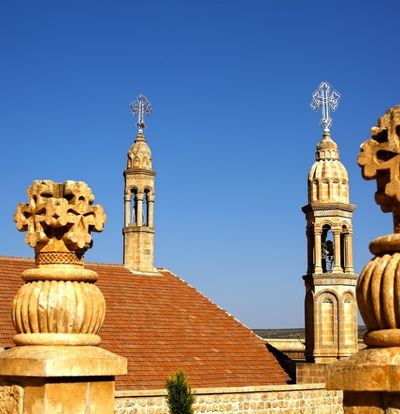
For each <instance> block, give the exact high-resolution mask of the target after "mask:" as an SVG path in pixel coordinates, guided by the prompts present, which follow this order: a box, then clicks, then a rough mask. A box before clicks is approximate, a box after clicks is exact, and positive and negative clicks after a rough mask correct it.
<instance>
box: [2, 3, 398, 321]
mask: <svg viewBox="0 0 400 414" xmlns="http://www.w3.org/2000/svg"><path fill="white" fill-rule="evenodd" d="M399 12H400V3H398V2H397V1H395V0H383V1H380V2H377V1H372V0H366V1H365V0H364V1H358V0H353V1H348V0H338V1H332V2H330V3H328V2H321V1H319V0H315V1H307V0H305V1H301V2H299V1H295V0H290V1H283V0H247V1H238V0H223V1H217V0H213V1H211V0H205V1H201V2H200V1H198V2H193V1H192V2H190V1H146V2H139V1H133V0H132V1H115V2H111V1H102V0H97V1H85V2H82V1H79V2H78V1H69V2H63V1H60V2H54V1H52V2H50V1H36V2H28V1H15V2H2V4H1V5H0V53H1V56H0V58H1V65H0V91H1V92H0V136H1V143H2V150H1V153H2V162H1V164H0V174H1V177H2V194H3V196H2V197H1V203H0V234H1V245H0V254H2V255H12V256H32V251H31V249H29V248H28V247H25V246H24V242H23V239H24V235H23V234H22V233H18V231H17V230H16V228H15V225H14V223H13V221H12V215H13V213H14V210H15V206H16V204H17V203H18V202H21V201H25V200H26V194H25V190H26V187H27V186H28V185H29V184H30V183H31V181H32V180H33V179H46V178H48V179H53V180H56V181H63V180H66V179H75V180H84V181H86V182H87V183H88V184H89V185H90V186H91V187H92V189H93V191H94V193H95V196H96V201H97V202H98V203H100V204H103V205H104V207H105V209H106V212H107V215H108V223H107V224H106V228H105V231H104V232H103V233H101V234H96V235H95V236H94V238H95V243H94V248H93V249H92V250H91V251H90V252H88V253H87V255H86V259H87V260H88V261H98V262H110V263H118V262H120V261H121V254H122V248H121V246H122V236H121V227H122V220H123V210H122V199H123V177H122V171H123V169H124V168H125V165H126V153H127V150H128V148H129V146H130V145H131V143H132V142H133V139H134V137H135V134H136V129H135V119H134V118H133V117H132V116H131V115H130V113H129V107H128V105H129V103H130V102H131V101H132V100H133V99H135V97H136V96H137V95H138V94H139V93H141V92H142V93H144V94H145V95H146V96H147V97H148V99H149V100H150V101H151V103H152V105H153V115H152V116H151V118H149V119H148V120H147V128H146V130H145V134H146V137H147V139H148V142H149V144H150V146H151V149H152V151H153V165H154V168H155V169H156V171H157V178H156V179H157V181H156V206H155V215H156V228H157V234H156V265H158V266H162V267H168V268H170V269H171V270H172V271H173V272H175V273H176V274H178V275H179V276H180V277H182V278H183V279H185V280H187V281H188V282H189V283H190V284H192V285H193V286H195V287H196V288H198V289H199V290H200V291H202V292H203V293H204V294H206V295H207V296H208V297H210V298H211V300H213V301H214V302H216V303H218V304H219V305H220V306H222V307H223V308H225V309H226V310H227V311H229V312H230V313H232V314H233V315H235V316H236V317H237V318H238V319H240V320H241V321H242V322H244V323H245V324H247V325H248V326H250V327H254V328H269V327H298V326H303V298H304V287H303V281H302V278H301V276H302V275H303V274H304V272H305V270H306V264H305V257H306V252H305V250H306V239H305V219H304V216H303V213H302V212H301V207H302V206H303V205H305V204H306V203H307V191H306V177H307V174H308V170H309V169H310V167H311V165H312V163H313V162H314V150H315V145H316V143H317V142H318V140H319V139H320V137H321V132H322V130H321V128H320V126H319V118H320V114H319V113H318V114H317V113H314V112H313V111H312V110H311V109H310V107H309V104H310V98H311V94H312V92H313V91H314V89H316V87H317V86H318V84H319V83H320V81H322V80H327V81H329V82H330V83H331V84H332V85H333V86H334V87H335V88H336V89H337V90H339V91H340V92H341V94H342V100H341V103H340V107H339V109H338V110H337V111H336V112H335V113H334V114H333V117H334V124H333V126H332V135H333V137H334V139H335V140H336V142H337V143H338V144H339V148H340V151H341V160H342V161H343V163H344V164H345V165H346V167H347V169H348V171H349V174H350V184H351V195H350V196H351V201H352V202H353V203H355V204H357V206H358V208H357V210H356V212H355V215H354V252H355V267H356V270H357V271H358V272H359V271H360V270H361V268H362V266H363V265H364V264H365V263H366V262H367V260H369V258H370V256H371V255H370V253H369V252H368V244H369V242H370V241H371V239H373V238H374V237H376V236H378V235H381V234H385V233H388V232H390V231H391V217H390V216H389V215H384V214H382V213H380V212H379V208H378V207H377V206H375V204H374V201H373V193H374V191H375V183H372V182H369V183H368V182H366V181H363V180H362V179H361V175H360V169H359V167H358V166H357V165H356V159H357V154H358V151H359V145H360V143H361V142H362V141H364V140H365V139H367V138H368V137H369V130H370V128H371V127H372V126H373V125H375V122H376V119H377V118H378V117H379V116H381V115H382V114H383V112H384V111H385V110H386V109H388V108H390V107H391V106H393V105H396V104H399V103H400V83H399V67H400V54H399V50H398V49H399V44H400V43H399V29H398V15H399ZM122 288H123V287H122ZM121 294H123V290H121Z"/></svg>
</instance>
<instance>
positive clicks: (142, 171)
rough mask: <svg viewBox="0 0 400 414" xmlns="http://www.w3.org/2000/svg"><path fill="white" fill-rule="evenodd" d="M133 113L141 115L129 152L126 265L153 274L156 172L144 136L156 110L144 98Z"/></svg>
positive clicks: (126, 201) (136, 103) (125, 229)
mask: <svg viewBox="0 0 400 414" xmlns="http://www.w3.org/2000/svg"><path fill="white" fill-rule="evenodd" d="M130 109H131V112H132V114H133V115H135V116H136V115H137V124H136V126H137V128H138V135H137V137H136V139H135V142H134V143H133V144H132V146H131V147H130V149H129V151H128V161H127V168H126V169H125V171H124V178H125V193H124V209H125V214H124V217H125V220H124V228H123V231H122V233H123V236H124V265H125V266H126V267H128V268H129V269H131V270H135V271H140V272H153V271H154V233H155V229H154V177H155V175H156V173H155V172H154V171H153V169H152V158H151V151H150V148H149V146H148V144H147V142H146V139H145V137H144V135H143V128H144V127H145V122H144V116H145V115H150V114H151V113H152V107H151V104H150V102H149V101H148V100H147V99H146V97H145V96H144V95H142V94H140V95H139V96H138V97H137V98H136V100H135V101H133V102H132V103H131V104H130Z"/></svg>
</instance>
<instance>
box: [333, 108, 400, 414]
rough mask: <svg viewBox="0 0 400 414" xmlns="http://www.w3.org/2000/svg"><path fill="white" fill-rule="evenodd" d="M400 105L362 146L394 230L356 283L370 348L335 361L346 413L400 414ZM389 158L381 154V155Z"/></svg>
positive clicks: (364, 163) (373, 247)
mask: <svg viewBox="0 0 400 414" xmlns="http://www.w3.org/2000/svg"><path fill="white" fill-rule="evenodd" d="M399 128H400V106H396V107H394V108H392V109H390V110H389V111H386V113H385V114H384V116H382V117H381V118H380V119H379V120H378V124H377V126H376V127H374V128H372V130H371V135H372V137H371V139H369V140H367V141H365V142H364V143H363V144H362V146H361V152H360V155H359V157H358V163H359V165H360V166H361V168H362V174H363V177H364V178H365V179H367V180H371V179H376V181H377V192H376V195H375V200H376V202H377V203H378V204H379V205H380V207H381V210H382V211H384V212H392V213H393V215H394V233H393V234H389V235H385V236H381V237H379V238H377V239H375V240H373V241H372V242H371V243H370V251H371V253H372V254H373V255H374V256H375V257H374V258H373V259H372V260H370V261H369V262H368V263H367V265H366V266H365V267H364V269H363V271H362V273H361V275H360V277H359V280H358V284H357V301H358V306H359V310H360V313H361V315H362V317H363V319H364V322H365V326H366V328H367V333H366V335H365V337H364V342H365V343H366V345H367V349H365V350H363V351H360V352H357V353H355V354H353V355H352V356H351V357H350V358H349V359H348V360H344V361H340V362H339V363H337V364H333V365H332V366H331V368H330V372H329V375H328V378H327V387H328V388H330V389H340V390H343V391H344V409H345V413H346V414H361V413H363V414H365V413H366V414H372V413H376V414H383V413H386V414H389V413H390V414H394V413H400V358H399V355H400V314H399V309H400V283H399V272H398V270H397V269H399V267H400V228H399V226H397V225H396V215H398V212H399V211H400V182H399V175H400V167H399V165H400V163H399V161H400V151H399V145H398V142H399V138H398V133H397V131H398V130H399ZM382 153H384V154H389V155H390V157H385V158H384V159H383V158H382V156H381V154H382Z"/></svg>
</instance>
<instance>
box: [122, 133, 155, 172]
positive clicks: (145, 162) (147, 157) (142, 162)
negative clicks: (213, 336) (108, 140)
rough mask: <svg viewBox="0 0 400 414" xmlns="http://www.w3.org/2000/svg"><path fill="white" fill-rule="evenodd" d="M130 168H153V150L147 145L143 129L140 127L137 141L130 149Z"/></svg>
mask: <svg viewBox="0 0 400 414" xmlns="http://www.w3.org/2000/svg"><path fill="white" fill-rule="evenodd" d="M127 167H128V169H131V168H140V169H144V170H151V169H152V159H151V151H150V148H149V146H148V145H147V142H146V138H145V137H144V135H143V130H142V129H139V132H138V135H137V137H136V140H135V142H134V143H133V144H132V146H131V147H130V148H129V151H128V166H127Z"/></svg>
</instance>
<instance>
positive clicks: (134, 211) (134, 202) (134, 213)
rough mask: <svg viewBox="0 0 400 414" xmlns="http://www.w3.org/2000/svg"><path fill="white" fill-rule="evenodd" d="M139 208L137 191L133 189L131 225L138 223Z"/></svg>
mask: <svg viewBox="0 0 400 414" xmlns="http://www.w3.org/2000/svg"><path fill="white" fill-rule="evenodd" d="M137 207H138V199H137V189H136V188H133V189H132V191H131V222H130V224H136V223H137Z"/></svg>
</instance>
